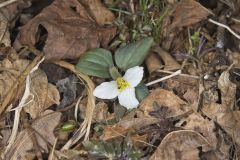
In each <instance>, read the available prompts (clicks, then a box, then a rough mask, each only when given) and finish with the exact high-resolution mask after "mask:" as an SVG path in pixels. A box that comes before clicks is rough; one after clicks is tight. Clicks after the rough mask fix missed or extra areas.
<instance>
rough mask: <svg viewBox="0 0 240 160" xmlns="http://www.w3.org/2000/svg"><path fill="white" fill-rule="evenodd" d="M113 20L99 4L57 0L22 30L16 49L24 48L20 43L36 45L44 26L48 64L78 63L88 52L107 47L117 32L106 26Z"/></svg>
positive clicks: (84, 0) (96, 1)
mask: <svg viewBox="0 0 240 160" xmlns="http://www.w3.org/2000/svg"><path fill="white" fill-rule="evenodd" d="M113 19H114V16H113V14H112V13H111V12H110V11H109V10H107V9H106V8H105V7H104V6H103V5H102V4H101V2H100V0H95V1H93V0H90V1H86V0H81V1H79V0H55V1H54V2H53V3H52V4H51V5H50V6H48V7H46V8H45V9H43V11H42V12H41V13H40V14H39V15H37V16H36V17H34V18H33V19H32V20H30V21H29V22H28V23H27V24H26V25H25V26H23V27H22V29H21V30H20V33H19V34H18V36H17V40H16V41H15V47H16V48H19V47H20V46H21V45H20V46H19V42H20V44H25V45H30V46H32V45H35V44H36V43H37V42H38V41H39V39H38V38H39V37H37V36H36V35H38V30H39V27H40V26H41V27H43V28H45V30H46V31H47V33H48V36H47V40H46V42H45V46H44V48H43V51H44V52H45V53H46V60H49V61H51V60H60V59H66V58H67V59H76V58H79V56H80V55H81V54H82V53H84V52H85V51H86V50H87V49H90V48H97V47H99V46H100V45H102V46H105V47H106V46H107V44H108V42H109V41H110V40H111V39H112V38H113V36H114V35H115V32H116V28H115V27H112V26H108V27H107V26H103V25H109V24H111V23H112V21H113ZM36 37H37V38H36Z"/></svg>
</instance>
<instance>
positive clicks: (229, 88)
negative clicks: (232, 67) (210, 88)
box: [218, 71, 237, 109]
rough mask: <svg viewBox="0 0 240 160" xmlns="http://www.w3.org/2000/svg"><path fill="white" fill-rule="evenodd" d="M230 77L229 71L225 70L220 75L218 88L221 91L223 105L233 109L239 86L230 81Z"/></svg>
mask: <svg viewBox="0 0 240 160" xmlns="http://www.w3.org/2000/svg"><path fill="white" fill-rule="evenodd" d="M229 77H230V74H229V72H228V71H224V72H223V73H222V74H221V76H220V77H219V80H218V88H219V89H220V91H221V100H222V102H221V103H222V105H223V106H226V108H230V109H233V106H234V103H235V95H236V89H237V86H236V84H234V83H232V82H231V81H230V79H229Z"/></svg>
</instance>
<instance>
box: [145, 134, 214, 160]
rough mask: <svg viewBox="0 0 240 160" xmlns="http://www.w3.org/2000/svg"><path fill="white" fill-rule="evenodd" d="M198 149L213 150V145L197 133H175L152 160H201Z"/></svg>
mask: <svg viewBox="0 0 240 160" xmlns="http://www.w3.org/2000/svg"><path fill="white" fill-rule="evenodd" d="M198 147H202V151H203V152H207V151H210V150H211V149H212V146H211V144H210V143H209V142H208V141H207V140H206V139H205V138H204V137H203V136H202V135H201V134H199V133H197V132H195V131H187V130H181V131H173V132H171V133H169V134H168V135H167V136H166V137H165V138H164V139H163V140H162V142H161V144H160V145H159V146H158V148H157V150H156V151H155V153H154V154H153V155H152V156H151V157H150V160H166V159H171V160H199V159H200V158H199V150H198Z"/></svg>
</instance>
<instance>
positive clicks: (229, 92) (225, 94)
mask: <svg viewBox="0 0 240 160" xmlns="http://www.w3.org/2000/svg"><path fill="white" fill-rule="evenodd" d="M229 76H230V74H229V72H228V71H224V72H223V73H222V74H221V76H220V78H219V80H218V87H219V89H220V91H221V104H218V103H214V102H212V103H210V104H205V105H204V107H203V113H204V114H205V115H207V116H208V117H209V118H211V119H212V120H214V121H215V122H217V123H218V124H219V125H220V126H221V127H222V128H223V129H224V130H225V131H226V132H227V133H228V135H229V136H231V137H232V139H233V140H234V141H235V142H236V143H237V144H238V145H240V137H239V136H237V135H239V134H240V111H234V110H233V109H234V104H235V94H236V84H234V83H232V82H231V81H230V79H229Z"/></svg>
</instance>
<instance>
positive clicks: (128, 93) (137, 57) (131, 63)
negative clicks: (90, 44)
mask: <svg viewBox="0 0 240 160" xmlns="http://www.w3.org/2000/svg"><path fill="white" fill-rule="evenodd" d="M152 43H153V38H151V37H147V38H144V39H142V40H141V41H138V42H134V43H130V44H128V45H126V46H124V47H122V48H119V49H117V50H116V52H115V54H114V60H115V64H116V65H117V67H116V66H115V65H114V61H113V57H112V53H111V52H110V51H108V50H106V49H103V48H96V49H91V50H89V51H87V52H86V53H85V54H84V55H83V56H82V57H81V58H80V60H79V62H78V64H77V65H76V68H77V69H78V70H79V71H81V72H83V73H85V74H87V75H91V76H96V77H100V78H105V79H113V80H110V81H107V82H103V83H102V84H100V85H99V86H97V87H96V88H95V90H94V92H93V95H94V96H95V97H97V98H100V99H115V98H117V97H118V101H119V104H120V105H121V106H124V107H126V108H127V109H131V108H136V107H137V106H138V104H139V101H141V100H142V99H144V98H145V97H146V96H147V95H148V90H147V87H146V86H145V85H144V84H143V83H141V81H142V79H143V73H144V69H143V67H140V65H141V64H142V63H143V61H144V59H145V57H146V56H147V54H148V51H149V49H150V47H151V45H152ZM119 71H120V72H119ZM123 72H125V74H124V75H123V76H122V74H121V73H123Z"/></svg>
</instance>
